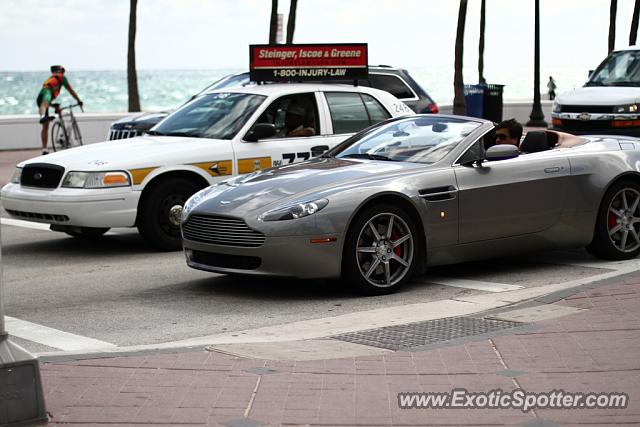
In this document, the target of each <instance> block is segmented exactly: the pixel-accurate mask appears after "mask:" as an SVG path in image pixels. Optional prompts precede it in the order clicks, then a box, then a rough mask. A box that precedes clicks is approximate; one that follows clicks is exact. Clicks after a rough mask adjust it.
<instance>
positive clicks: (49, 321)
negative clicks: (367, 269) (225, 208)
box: [1, 213, 609, 354]
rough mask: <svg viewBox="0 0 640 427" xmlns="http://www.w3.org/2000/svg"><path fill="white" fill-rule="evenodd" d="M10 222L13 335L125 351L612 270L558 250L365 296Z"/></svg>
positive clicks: (6, 253)
mask: <svg viewBox="0 0 640 427" xmlns="http://www.w3.org/2000/svg"><path fill="white" fill-rule="evenodd" d="M2 216H3V217H2V220H3V225H2V229H1V233H2V234H1V237H2V261H3V269H4V306H5V314H6V316H9V317H8V322H7V324H8V326H7V329H8V330H9V333H12V331H11V325H12V323H11V321H12V320H14V319H16V320H19V321H23V322H30V323H27V325H28V326H29V328H32V329H34V330H35V331H36V332H37V331H38V328H41V327H47V328H53V330H54V331H53V332H54V333H55V332H56V331H63V332H66V333H71V334H75V335H78V336H80V337H89V338H93V339H96V340H100V341H104V342H106V343H110V344H114V345H117V346H132V345H143V344H157V343H166V342H172V341H179V340H184V339H188V338H194V337H202V336H207V335H212V334H219V333H226V332H230V331H240V330H246V329H254V328H259V327H263V326H271V325H283V328H286V325H287V324H289V323H291V322H297V321H302V320H309V319H322V318H328V317H332V316H337V315H340V314H348V313H354V312H364V311H368V310H374V309H380V308H387V307H393V306H402V305H404V304H409V303H418V302H430V301H438V300H444V299H450V298H458V297H462V296H469V295H474V294H487V293H488V294H495V296H496V298H499V295H500V293H499V292H494V291H495V290H492V286H493V285H492V284H494V285H497V286H498V287H499V286H502V285H504V286H507V287H512V288H519V287H525V288H527V287H536V286H542V285H547V284H552V283H562V282H563V281H567V280H575V279H578V278H581V277H583V278H588V277H591V276H594V275H597V274H600V273H602V272H606V271H609V270H607V269H606V268H607V264H606V263H597V262H596V263H595V264H594V261H595V260H594V259H593V258H592V257H591V256H590V255H589V254H587V253H586V252H585V251H584V250H575V251H565V252H555V253H551V254H546V255H545V256H540V255H536V256H532V257H520V258H513V259H498V260H490V261H485V262H479V263H470V264H463V265H457V266H451V267H444V268H435V269H432V270H430V272H429V274H428V275H427V276H424V277H419V278H416V279H415V280H414V281H413V282H412V283H410V284H409V285H408V286H406V287H405V288H404V289H403V290H402V291H401V292H399V293H397V294H394V295H387V296H380V297H363V296H361V295H358V294H355V293H353V292H352V291H350V290H349V289H346V288H345V287H344V285H342V284H340V283H339V282H334V281H303V280H282V279H262V278H260V279H252V278H237V277H227V276H224V275H216V274H211V273H205V272H201V271H196V270H193V269H190V268H189V267H187V265H186V263H185V261H184V256H183V254H182V253H181V252H172V253H157V252H153V251H152V250H151V249H150V248H149V247H148V246H147V245H146V244H145V243H144V242H143V241H142V239H141V238H140V237H139V236H138V235H137V233H136V232H135V231H133V230H126V229H120V230H115V232H110V233H109V234H107V235H106V236H104V237H103V238H100V239H95V240H93V241H82V240H78V239H75V238H72V237H68V236H66V235H65V234H62V233H55V232H51V231H48V230H41V229H33V228H25V227H22V226H19V225H16V224H15V223H14V224H11V225H9V223H11V221H7V220H6V213H3V214H2ZM454 279H456V280H457V282H456V280H454ZM459 279H462V282H460V280H459ZM434 282H437V283H434ZM460 283H462V284H460ZM452 284H453V285H455V286H453V285H452ZM477 284H480V285H482V286H485V285H487V284H488V286H489V287H488V289H489V290H488V291H487V290H478V289H473V288H474V287H476V285H477ZM458 286H462V287H458ZM482 286H481V288H482ZM32 324H33V325H32ZM27 330H28V331H30V329H28V328H27ZM30 333H31V332H28V333H26V334H23V333H22V329H21V333H20V335H22V337H20V336H18V337H16V338H15V339H14V340H15V341H16V342H18V343H19V344H21V345H23V346H24V347H26V348H27V349H28V350H30V351H32V352H36V353H40V354H41V353H45V352H49V351H55V350H59V349H60V348H63V349H64V346H59V347H56V346H55V345H45V344H43V342H47V343H49V344H50V343H51V342H56V341H55V340H54V341H41V340H39V339H37V338H32V339H28V338H30V337H31V335H30ZM33 336H34V337H38V336H40V335H38V334H37V333H36V334H35V335H33Z"/></svg>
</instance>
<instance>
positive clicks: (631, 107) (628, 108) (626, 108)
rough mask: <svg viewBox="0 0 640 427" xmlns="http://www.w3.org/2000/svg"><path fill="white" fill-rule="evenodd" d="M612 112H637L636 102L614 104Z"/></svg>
mask: <svg viewBox="0 0 640 427" xmlns="http://www.w3.org/2000/svg"><path fill="white" fill-rule="evenodd" d="M613 112H614V113H637V112H638V104H628V105H616V106H615V107H614V108H613Z"/></svg>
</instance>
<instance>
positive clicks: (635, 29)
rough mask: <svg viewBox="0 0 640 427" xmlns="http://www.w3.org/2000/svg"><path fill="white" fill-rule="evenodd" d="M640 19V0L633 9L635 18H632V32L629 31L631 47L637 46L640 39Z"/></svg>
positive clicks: (637, 0)
mask: <svg viewBox="0 0 640 427" xmlns="http://www.w3.org/2000/svg"><path fill="white" fill-rule="evenodd" d="M639 17H640V0H636V4H635V6H634V8H633V17H632V18H631V31H629V46H633V45H635V44H636V38H637V37H638V18H639Z"/></svg>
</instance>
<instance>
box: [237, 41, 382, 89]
mask: <svg viewBox="0 0 640 427" xmlns="http://www.w3.org/2000/svg"><path fill="white" fill-rule="evenodd" d="M249 54H250V58H249V77H250V79H251V80H252V81H301V80H323V81H325V80H351V79H353V80H357V79H367V78H368V77H369V71H368V67H367V64H368V58H367V56H368V51H367V44H366V43H339V44H277V45H269V44H253V45H250V46H249Z"/></svg>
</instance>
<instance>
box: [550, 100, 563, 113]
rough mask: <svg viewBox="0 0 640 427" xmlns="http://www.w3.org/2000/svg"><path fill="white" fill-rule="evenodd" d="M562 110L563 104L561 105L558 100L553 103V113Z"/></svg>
mask: <svg viewBox="0 0 640 427" xmlns="http://www.w3.org/2000/svg"><path fill="white" fill-rule="evenodd" d="M561 110H562V106H561V105H560V103H559V102H558V101H555V102H554V103H553V108H552V109H551V112H552V113H559V112H560V111H561Z"/></svg>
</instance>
